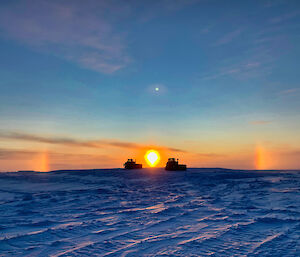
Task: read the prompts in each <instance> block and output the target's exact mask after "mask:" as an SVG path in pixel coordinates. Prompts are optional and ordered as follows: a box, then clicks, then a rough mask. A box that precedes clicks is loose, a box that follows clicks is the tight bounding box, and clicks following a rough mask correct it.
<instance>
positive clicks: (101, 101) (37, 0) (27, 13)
mask: <svg viewBox="0 0 300 257" xmlns="http://www.w3.org/2000/svg"><path fill="white" fill-rule="evenodd" d="M299 60H300V2H299V1H298V0H272V1H271V0H257V1H255V0H251V1H246V0H244V1H234V0H228V1H222V0H157V1H156V0H151V1H150V0H149V1H148V0H144V1H137V0H136V1H134V0H129V1H115V0H110V1H108V0H107V1H103V0H84V1H83V0H72V1H71V0H51V1H50V0H48V1H46V0H22V1H21V0H1V3H0V92H1V93H0V171H15V170H38V171H46V170H56V169H90V168H117V167H122V165H123V163H124V162H125V161H126V160H127V158H136V159H137V162H139V163H143V164H144V165H145V166H146V162H145V160H144V154H145V152H146V151H147V150H149V149H155V150H157V151H159V152H160V154H161V162H160V163H159V165H158V166H164V165H165V162H166V160H167V158H168V157H175V158H179V159H180V162H182V163H185V164H187V165H188V167H224V168H235V169H300V133H299V131H300V101H299V99H300V77H299V66H300V61H299Z"/></svg>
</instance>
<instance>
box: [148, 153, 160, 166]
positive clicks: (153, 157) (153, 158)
mask: <svg viewBox="0 0 300 257" xmlns="http://www.w3.org/2000/svg"><path fill="white" fill-rule="evenodd" d="M145 160H146V162H147V163H148V165H149V166H150V167H155V166H156V165H157V164H158V163H159V161H160V155H159V153H158V152H157V151H155V150H149V151H147V153H146V154H145Z"/></svg>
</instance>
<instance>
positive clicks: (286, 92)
mask: <svg viewBox="0 0 300 257" xmlns="http://www.w3.org/2000/svg"><path fill="white" fill-rule="evenodd" d="M297 93H300V88H289V89H286V90H282V91H280V92H279V94H280V95H294V94H297Z"/></svg>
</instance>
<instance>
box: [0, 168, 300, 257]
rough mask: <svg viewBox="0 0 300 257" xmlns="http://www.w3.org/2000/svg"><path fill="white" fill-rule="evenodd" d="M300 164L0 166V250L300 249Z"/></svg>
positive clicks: (243, 252)
mask: <svg viewBox="0 0 300 257" xmlns="http://www.w3.org/2000/svg"><path fill="white" fill-rule="evenodd" d="M299 192H300V172H299V171H285V172H275V171H274V172H273V171H272V172H271V171H268V172H262V171H230V170H228V171H226V170H218V169H215V170H214V169H190V170H188V171H187V172H167V171H164V170H163V169H143V170H135V171H124V170H97V171H96V170H95V171H64V172H51V173H17V172H13V173H0V240H1V241H0V256H300V197H299V196H300V194H299Z"/></svg>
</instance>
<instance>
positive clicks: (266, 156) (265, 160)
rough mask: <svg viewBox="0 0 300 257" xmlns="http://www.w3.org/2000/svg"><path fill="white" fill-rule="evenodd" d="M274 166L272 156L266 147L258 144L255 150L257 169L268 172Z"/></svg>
mask: <svg viewBox="0 0 300 257" xmlns="http://www.w3.org/2000/svg"><path fill="white" fill-rule="evenodd" d="M273 166H274V159H273V158H272V154H271V153H270V152H269V151H267V150H266V148H265V147H264V146H262V145H261V144H258V145H257V146H256V148H255V169H257V170H267V169H270V168H272V167H273Z"/></svg>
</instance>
